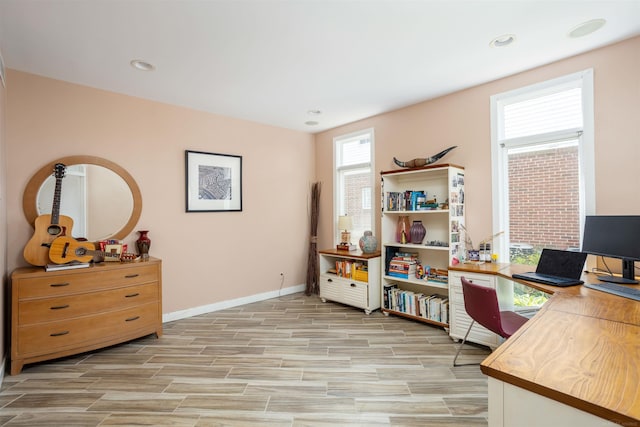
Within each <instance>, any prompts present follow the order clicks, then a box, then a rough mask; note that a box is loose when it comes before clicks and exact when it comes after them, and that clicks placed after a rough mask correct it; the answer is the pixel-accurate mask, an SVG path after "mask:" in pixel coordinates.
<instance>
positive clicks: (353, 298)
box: [320, 275, 369, 309]
mask: <svg viewBox="0 0 640 427" xmlns="http://www.w3.org/2000/svg"><path fill="white" fill-rule="evenodd" d="M368 296H369V286H368V285H367V284H366V283H363V282H358V281H355V280H349V279H342V278H337V277H328V276H325V275H321V276H320V298H324V299H328V300H331V301H336V302H341V303H343V304H348V305H351V306H353V307H358V308H362V309H366V308H369V298H368Z"/></svg>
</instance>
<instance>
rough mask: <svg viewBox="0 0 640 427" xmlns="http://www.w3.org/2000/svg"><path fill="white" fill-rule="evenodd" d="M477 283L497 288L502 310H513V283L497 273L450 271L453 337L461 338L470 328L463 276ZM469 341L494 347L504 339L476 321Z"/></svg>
mask: <svg viewBox="0 0 640 427" xmlns="http://www.w3.org/2000/svg"><path fill="white" fill-rule="evenodd" d="M463 276H464V277H465V278H466V279H467V280H470V281H471V282H473V283H475V284H476V285H480V286H486V287H488V288H492V289H495V290H496V294H497V297H498V305H499V306H500V310H513V309H514V306H513V283H512V282H511V281H510V280H507V279H505V278H503V277H500V276H497V275H495V274H486V273H484V274H483V273H472V272H468V271H458V270H456V271H453V270H451V271H449V300H450V305H449V309H450V314H451V316H450V317H451V324H450V329H449V335H450V336H451V338H454V339H460V340H462V339H463V338H464V335H465V334H466V333H467V330H468V329H469V325H470V324H471V317H469V315H468V314H467V311H466V310H465V308H464V296H463V295H462V281H461V280H460V278H461V277H463ZM467 341H470V342H475V343H477V344H483V345H486V346H489V347H492V348H495V347H497V346H499V345H500V344H501V343H502V341H503V339H502V338H501V337H500V336H498V335H497V334H494V333H493V332H491V331H489V330H488V329H486V328H484V327H482V326H480V325H479V324H477V323H475V324H474V325H473V327H472V328H471V332H469V337H467Z"/></svg>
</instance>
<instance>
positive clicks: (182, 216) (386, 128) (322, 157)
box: [0, 37, 640, 354]
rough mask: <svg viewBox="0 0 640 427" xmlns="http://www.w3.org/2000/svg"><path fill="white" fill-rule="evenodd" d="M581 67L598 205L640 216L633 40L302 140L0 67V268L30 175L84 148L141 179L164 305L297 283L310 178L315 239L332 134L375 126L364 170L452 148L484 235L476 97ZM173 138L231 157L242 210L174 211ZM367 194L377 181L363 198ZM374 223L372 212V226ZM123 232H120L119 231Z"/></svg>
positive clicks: (486, 176)
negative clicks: (587, 85)
mask: <svg viewBox="0 0 640 427" xmlns="http://www.w3.org/2000/svg"><path fill="white" fill-rule="evenodd" d="M586 68H593V69H594V79H595V116H596V117H595V119H596V122H595V130H596V153H595V154H596V187H597V188H596V191H597V202H596V203H597V213H600V214H613V213H622V214H640V198H638V197H637V196H636V194H635V190H636V187H637V185H638V177H637V173H638V166H637V165H638V164H639V163H640V120H638V118H639V117H640V72H639V70H640V38H638V37H637V38H634V39H631V40H628V41H625V42H622V43H619V44H616V45H613V46H610V47H607V48H603V49H600V50H596V51H593V52H589V53H586V54H583V55H579V56H576V57H574V58H569V59H567V60H563V61H559V62H557V63H554V64H550V65H548V66H544V67H540V68H538V69H535V70H531V71H528V72H524V73H521V74H518V75H516V76H512V77H509V78H505V79H501V80H498V81H495V82H492V83H488V84H485V85H481V86H477V87H474V88H471V89H469V90H465V91H461V92H458V93H455V94H452V95H449V96H445V97H441V98H438V99H435V100H432V101H427V102H424V103H420V104H417V105H414V106H411V107H408V108H404V109H401V110H397V111H393V112H390V113H387V114H383V115H379V116H376V117H372V118H369V119H366V120H362V121H360V122H357V123H353V124H350V125H347V126H342V127H339V128H336V129H333V130H331V131H327V132H323V133H320V134H318V135H316V136H315V141H316V144H315V150H314V144H313V142H314V137H313V136H310V135H307V134H304V133H300V132H293V131H288V130H284V129H278V128H274V127H269V126H263V125H260V124H256V123H251V122H246V121H242V120H236V119H230V118H225V117H220V116H217V115H212V114H206V113H202V112H198V111H193V110H189V109H185V108H180V107H175V106H170V105H165V104H160V103H155V102H151V101H145V100H141V99H137V98H132V97H127V96H123V95H118V94H114V93H109V92H104V91H99V90H95V89H91V88H87V87H83V86H79V85H73V84H68V83H64V82H60V81H55V80H51V79H46V78H41V77H38V76H34V75H29V74H25V73H21V72H16V71H9V72H8V79H7V80H8V84H7V89H6V106H5V103H4V100H5V91H4V90H2V89H0V129H1V130H2V131H3V132H2V133H0V149H5V147H6V155H5V153H3V152H2V151H0V162H2V166H3V167H2V170H1V171H0V183H2V186H0V202H2V204H4V203H5V201H6V205H7V218H6V221H5V220H4V218H3V215H4V210H3V206H2V204H0V227H2V228H3V229H5V228H8V230H9V232H8V235H6V234H5V233H0V234H1V235H2V237H1V238H0V264H1V265H0V267H5V265H4V256H3V253H4V250H5V247H7V246H8V249H7V256H8V261H7V262H6V268H3V269H2V271H9V272H10V271H11V270H12V269H13V268H15V267H17V266H20V265H23V264H24V261H23V259H22V255H21V252H22V247H23V246H24V244H25V243H26V242H27V240H28V239H29V237H30V236H31V233H32V230H31V228H30V226H29V225H28V224H27V223H26V220H25V218H24V215H23V214H22V210H21V197H22V191H23V190H24V187H25V185H26V183H27V180H28V179H29V177H30V176H31V175H32V174H33V173H34V172H35V171H36V170H38V169H39V168H40V167H41V166H42V165H43V164H45V163H46V162H49V161H50V160H52V159H54V158H58V157H63V156H68V155H74V154H87V155H96V156H101V157H105V158H107V159H109V160H111V161H114V162H116V163H118V164H120V165H121V166H123V167H124V168H126V169H127V170H128V171H129V172H130V173H131V174H132V175H133V177H134V178H135V179H136V181H137V182H138V184H139V186H140V188H141V191H142V195H143V199H144V206H143V212H142V217H141V219H140V222H139V224H138V226H137V229H149V230H151V232H150V237H151V239H152V246H151V254H152V255H153V256H157V257H160V258H162V259H163V260H164V269H163V274H164V289H163V290H164V295H163V297H164V298H163V304H164V312H165V313H170V312H174V311H178V310H183V309H188V308H192V307H199V306H202V305H207V304H211V303H215V302H219V301H225V300H229V299H233V298H237V297H242V296H248V295H254V294H257V293H261V292H266V291H272V290H277V289H279V287H280V276H279V273H280V272H284V273H285V284H284V286H285V287H287V286H293V285H298V284H302V283H303V282H304V280H305V279H304V277H305V266H306V257H307V252H306V251H307V245H308V238H307V237H306V236H307V234H308V210H307V205H308V196H309V188H310V184H311V182H313V181H315V180H318V181H321V182H322V183H323V187H322V188H323V191H322V200H321V217H320V225H319V226H320V243H319V247H328V246H331V245H332V225H333V209H332V204H333V197H332V188H333V183H332V179H333V178H332V164H333V161H332V138H333V137H334V136H337V135H342V134H345V133H349V132H352V131H356V130H360V129H365V128H369V127H373V128H375V144H376V152H375V170H376V172H379V171H380V170H388V169H394V166H393V163H392V158H393V157H394V156H397V157H398V158H401V159H412V158H414V157H422V156H428V155H431V154H434V153H436V152H438V151H440V150H441V149H443V148H445V147H448V146H451V145H458V148H457V149H456V150H454V151H452V152H451V153H450V154H449V155H447V157H446V158H445V159H444V161H445V162H450V163H455V164H460V165H463V166H465V168H466V180H465V185H466V190H467V192H466V194H465V200H466V202H467V212H468V219H467V225H468V228H469V230H470V232H471V233H472V236H474V238H475V239H476V240H478V239H481V238H482V237H484V236H487V235H489V234H491V214H492V212H491V207H492V202H491V182H490V177H491V152H490V124H489V97H490V96H491V95H493V94H495V93H500V92H504V91H507V90H510V89H514V88H518V87H521V86H525V85H528V84H532V83H537V82H540V81H544V80H547V79H551V78H554V77H558V76H561V75H565V74H569V73H573V72H576V71H579V70H583V69H586ZM5 117H6V118H5ZM5 123H6V126H5ZM5 128H6V131H5ZM4 132H6V136H5V134H4ZM185 149H190V150H200V151H210V152H220V153H229V154H239V155H242V156H243V167H244V181H243V191H244V206H243V207H244V211H243V212H241V213H189V214H187V213H185V212H184V150H185ZM5 159H9V160H10V161H8V162H6V163H7V167H6V168H5V167H4V166H5ZM314 162H315V163H314ZM5 178H8V181H6V194H5V193H4V191H5V190H4V183H5ZM379 197H380V194H379V188H378V190H377V192H376V198H375V199H374V200H379ZM379 227H380V219H379V217H378V218H377V219H376V234H379ZM5 236H7V237H5ZM358 237H359V236H354V241H355V240H357V238H358ZM136 238H137V234H136V233H132V235H131V236H129V237H128V238H127V241H128V243H133V241H134V240H135V239H136ZM5 291H6V281H5ZM0 298H1V297H0ZM2 307H4V304H3V305H2ZM3 310H4V313H3V314H4V315H3V316H0V322H2V321H4V320H5V319H6V316H7V313H6V308H3ZM3 331H4V329H3ZM2 342H4V339H3V340H2ZM5 351H6V347H5V348H4V351H3V354H4V352H5Z"/></svg>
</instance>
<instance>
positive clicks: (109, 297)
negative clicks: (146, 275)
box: [18, 282, 160, 326]
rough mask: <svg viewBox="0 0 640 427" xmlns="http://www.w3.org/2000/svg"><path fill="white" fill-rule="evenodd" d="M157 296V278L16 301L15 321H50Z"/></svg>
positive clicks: (135, 303)
mask: <svg viewBox="0 0 640 427" xmlns="http://www.w3.org/2000/svg"><path fill="white" fill-rule="evenodd" d="M159 299H160V297H159V284H158V283H157V282H154V283H147V284H144V285H137V286H127V287H124V288H117V289H110V290H106V291H99V292H92V293H87V294H78V295H69V296H59V297H53V298H39V299H29V300H23V301H20V302H19V303H18V322H19V323H20V325H22V326H27V325H31V324H35V323H42V322H53V321H57V320H65V319H71V318H75V317H79V316H88V315H94V314H98V313H104V312H108V311H114V310H122V309H124V308H130V307H135V306H138V305H142V304H146V303H149V302H156V303H157V302H159Z"/></svg>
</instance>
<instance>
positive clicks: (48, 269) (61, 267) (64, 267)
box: [44, 261, 91, 271]
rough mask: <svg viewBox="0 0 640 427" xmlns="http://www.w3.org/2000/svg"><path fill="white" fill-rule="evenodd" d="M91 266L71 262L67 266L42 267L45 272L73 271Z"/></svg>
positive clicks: (49, 265) (52, 265) (85, 263)
mask: <svg viewBox="0 0 640 427" xmlns="http://www.w3.org/2000/svg"><path fill="white" fill-rule="evenodd" d="M89 266H91V264H90V263H88V262H77V261H71V262H69V263H67V264H47V265H45V266H44V269H45V271H59V270H73V269H75V268H87V267H89Z"/></svg>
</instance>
